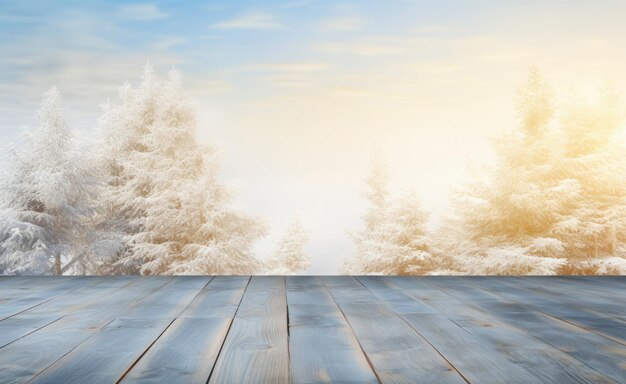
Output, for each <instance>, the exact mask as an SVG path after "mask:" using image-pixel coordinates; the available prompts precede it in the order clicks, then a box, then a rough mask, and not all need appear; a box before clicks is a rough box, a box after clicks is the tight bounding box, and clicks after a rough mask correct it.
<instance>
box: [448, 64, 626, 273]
mask: <svg viewBox="0 0 626 384" xmlns="http://www.w3.org/2000/svg"><path fill="white" fill-rule="evenodd" d="M519 95H520V97H519V98H518V111H520V121H521V124H520V127H519V128H518V129H517V130H514V131H513V132H510V133H507V134H504V135H503V136H502V137H501V138H500V139H499V140H497V141H496V142H495V144H494V146H495V150H496V159H497V161H496V164H495V167H493V168H492V169H490V170H486V171H482V172H476V173H475V174H472V181H471V182H470V183H468V184H466V185H464V186H463V187H462V188H460V189H458V190H456V191H455V193H454V199H453V200H454V202H453V207H454V208H455V214H456V224H457V225H458V226H459V227H460V230H459V231H456V233H457V234H459V235H460V237H459V238H457V239H456V240H452V241H448V244H447V246H445V245H444V246H443V248H444V249H445V252H447V253H450V254H453V255H457V257H456V258H455V260H454V264H455V268H456V269H457V270H458V271H460V272H463V273H475V274H555V273H595V272H596V270H598V269H599V268H604V269H606V270H609V269H610V270H612V271H614V272H615V271H618V270H619V268H620V267H617V266H618V265H620V264H621V263H622V261H620V260H619V259H620V258H621V257H622V256H623V255H624V253H623V244H624V241H625V240H624V239H625V237H624V231H623V228H624V220H625V218H626V212H625V211H624V207H625V203H626V201H625V197H626V188H625V187H626V185H625V184H624V183H625V178H624V177H623V175H624V169H625V161H624V157H623V155H622V154H623V150H624V148H623V146H622V145H621V144H619V142H618V141H616V140H613V139H612V138H613V137H614V135H615V133H616V132H617V130H618V129H619V128H620V127H621V119H620V118H621V112H620V110H619V108H618V106H619V102H618V101H617V98H616V97H615V96H614V95H613V94H610V93H607V94H606V95H605V96H604V97H603V98H602V100H601V101H600V102H599V103H598V104H597V105H593V104H590V103H588V102H581V101H578V102H576V103H574V104H572V105H571V106H570V107H569V108H568V109H567V110H566V111H565V113H564V114H563V116H562V118H561V119H560V124H558V125H557V124H552V120H551V119H552V117H553V115H554V114H555V111H554V108H553V105H554V102H553V96H552V95H553V92H552V91H551V89H550V88H549V86H548V84H547V82H546V81H545V80H543V78H542V77H541V75H540V74H539V72H538V71H537V70H535V69H531V71H530V73H529V78H528V82H527V83H526V85H525V87H523V88H522V89H521V90H520V92H519ZM607 257H612V259H611V260H610V263H609V264H610V265H609V266H607V264H605V261H606V260H605V259H606V258H607ZM615 257H617V259H615ZM605 267H606V268H605ZM622 268H623V267H622Z"/></svg>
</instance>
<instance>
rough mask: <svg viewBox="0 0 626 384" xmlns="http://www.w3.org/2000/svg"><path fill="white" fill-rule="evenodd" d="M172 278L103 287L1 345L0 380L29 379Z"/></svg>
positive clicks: (143, 280)
mask: <svg viewBox="0 0 626 384" xmlns="http://www.w3.org/2000/svg"><path fill="white" fill-rule="evenodd" d="M171 279H172V278H171V277H157V278H150V279H140V278H137V279H135V281H134V282H133V283H132V285H130V286H124V287H122V288H119V289H114V290H113V291H108V290H106V289H103V290H102V291H101V292H100V295H99V296H95V295H94V296H88V297H86V298H85V300H90V302H89V304H87V303H84V304H85V305H84V307H82V308H81V309H80V310H78V311H76V312H75V313H72V314H69V315H68V316H65V317H63V318H62V319H60V320H58V321H55V322H54V323H52V324H50V325H48V326H46V327H43V328H41V329H39V330H37V331H36V332H33V333H31V334H29V335H27V336H25V337H23V338H21V339H19V340H16V341H15V342H13V343H11V344H9V345H7V346H6V347H4V348H0V382H2V383H22V382H26V381H28V380H29V379H31V378H32V377H34V376H35V375H36V374H38V373H39V372H41V371H42V370H44V369H45V368H47V367H48V366H50V365H51V364H52V363H54V362H55V361H56V360H58V359H59V358H61V357H62V356H63V355H65V354H67V353H68V352H70V351H72V350H73V349H74V348H75V347H76V346H78V345H79V344H80V343H82V342H84V341H85V340H87V339H88V338H89V337H91V336H92V335H93V334H95V333H96V332H97V331H98V330H100V329H101V328H102V327H104V326H105V325H107V324H108V323H110V322H111V321H112V320H113V319H115V318H116V317H117V316H119V315H120V314H123V313H124V312H126V311H127V310H129V309H131V308H133V307H134V306H135V305H137V304H138V303H139V302H141V301H142V299H146V298H147V299H150V298H152V299H154V294H155V292H158V290H159V288H162V287H163V286H164V285H165V284H167V283H169V282H171Z"/></svg>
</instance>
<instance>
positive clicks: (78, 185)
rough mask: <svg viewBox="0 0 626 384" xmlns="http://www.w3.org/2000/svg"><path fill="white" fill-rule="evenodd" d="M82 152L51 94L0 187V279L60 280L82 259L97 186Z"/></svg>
mask: <svg viewBox="0 0 626 384" xmlns="http://www.w3.org/2000/svg"><path fill="white" fill-rule="evenodd" d="M86 149H87V148H86V147H85V145H84V144H82V143H81V142H79V140H78V139H77V138H76V137H75V136H74V135H73V133H72V132H71V130H70V128H69V126H68V124H67V122H66V121H65V119H64V118H63V116H62V113H61V109H60V95H59V93H58V91H57V90H56V88H52V89H50V90H49V91H48V92H47V93H45V94H44V99H43V102H42V104H41V108H40V110H39V127H38V129H37V130H35V131H34V132H31V133H27V134H26V136H25V143H24V144H23V146H22V147H21V148H20V149H19V150H18V151H15V152H14V153H13V154H12V159H11V161H10V163H11V164H12V166H11V167H10V169H9V170H8V171H7V172H6V175H5V177H4V178H3V180H2V185H1V186H0V273H2V274H37V275H39V274H54V275H61V274H63V273H67V272H72V270H71V269H72V264H73V261H74V260H75V259H76V258H77V257H78V256H81V257H84V256H85V255H84V254H83V251H84V248H85V246H86V244H85V236H86V232H88V231H87V230H86V229H85V228H86V225H87V224H88V222H89V220H90V218H91V217H92V215H93V213H94V206H95V201H94V199H95V196H96V194H97V186H98V178H97V177H96V172H95V168H94V167H93V166H92V165H91V162H90V160H89V157H88V153H87V151H86Z"/></svg>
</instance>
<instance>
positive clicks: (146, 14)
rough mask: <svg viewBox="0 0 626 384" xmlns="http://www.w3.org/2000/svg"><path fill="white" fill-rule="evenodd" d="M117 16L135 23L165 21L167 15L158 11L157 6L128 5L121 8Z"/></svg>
mask: <svg viewBox="0 0 626 384" xmlns="http://www.w3.org/2000/svg"><path fill="white" fill-rule="evenodd" d="M118 14H119V16H120V17H122V18H124V19H128V20H136V21H152V20H159V19H165V18H167V17H168V16H169V15H168V14H167V13H165V12H163V11H162V10H161V9H159V7H158V6H156V5H154V4H147V3H145V4H128V5H124V6H122V7H121V8H120V9H119V11H118Z"/></svg>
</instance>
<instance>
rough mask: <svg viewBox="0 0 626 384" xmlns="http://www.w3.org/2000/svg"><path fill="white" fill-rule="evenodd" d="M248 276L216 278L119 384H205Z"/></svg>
mask: <svg viewBox="0 0 626 384" xmlns="http://www.w3.org/2000/svg"><path fill="white" fill-rule="evenodd" d="M248 281H249V277H243V276H239V277H223V276H222V277H216V278H214V279H212V280H211V282H210V283H209V284H207V285H206V287H204V289H203V290H202V291H201V292H200V293H199V294H198V295H197V296H196V297H195V299H194V300H193V301H192V302H191V303H190V304H189V305H188V306H187V307H186V309H185V310H184V311H183V312H182V313H181V314H180V315H179V316H178V318H177V319H176V320H175V321H174V323H172V325H171V326H170V327H169V328H168V329H167V330H166V331H165V332H164V333H163V335H162V336H161V337H159V339H158V340H157V341H156V342H155V343H154V345H152V346H151V347H150V349H149V350H148V351H147V352H146V354H145V355H144V356H142V357H141V359H140V360H139V362H138V363H137V364H136V365H135V366H133V367H132V369H131V370H130V372H129V373H127V374H126V375H125V376H124V378H123V380H122V382H125V383H126V382H128V383H135V382H140V383H163V382H166V383H172V384H175V383H205V382H206V381H207V380H208V378H209V375H210V374H211V371H212V369H213V366H214V365H215V361H216V360H217V356H218V353H219V351H220V349H221V346H222V343H223V342H224V339H225V337H226V333H227V332H228V329H229V327H230V324H231V319H232V317H233V316H234V314H235V311H236V308H237V307H238V306H239V303H240V302H241V298H242V296H243V292H244V291H245V288H246V286H247V285H248Z"/></svg>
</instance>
